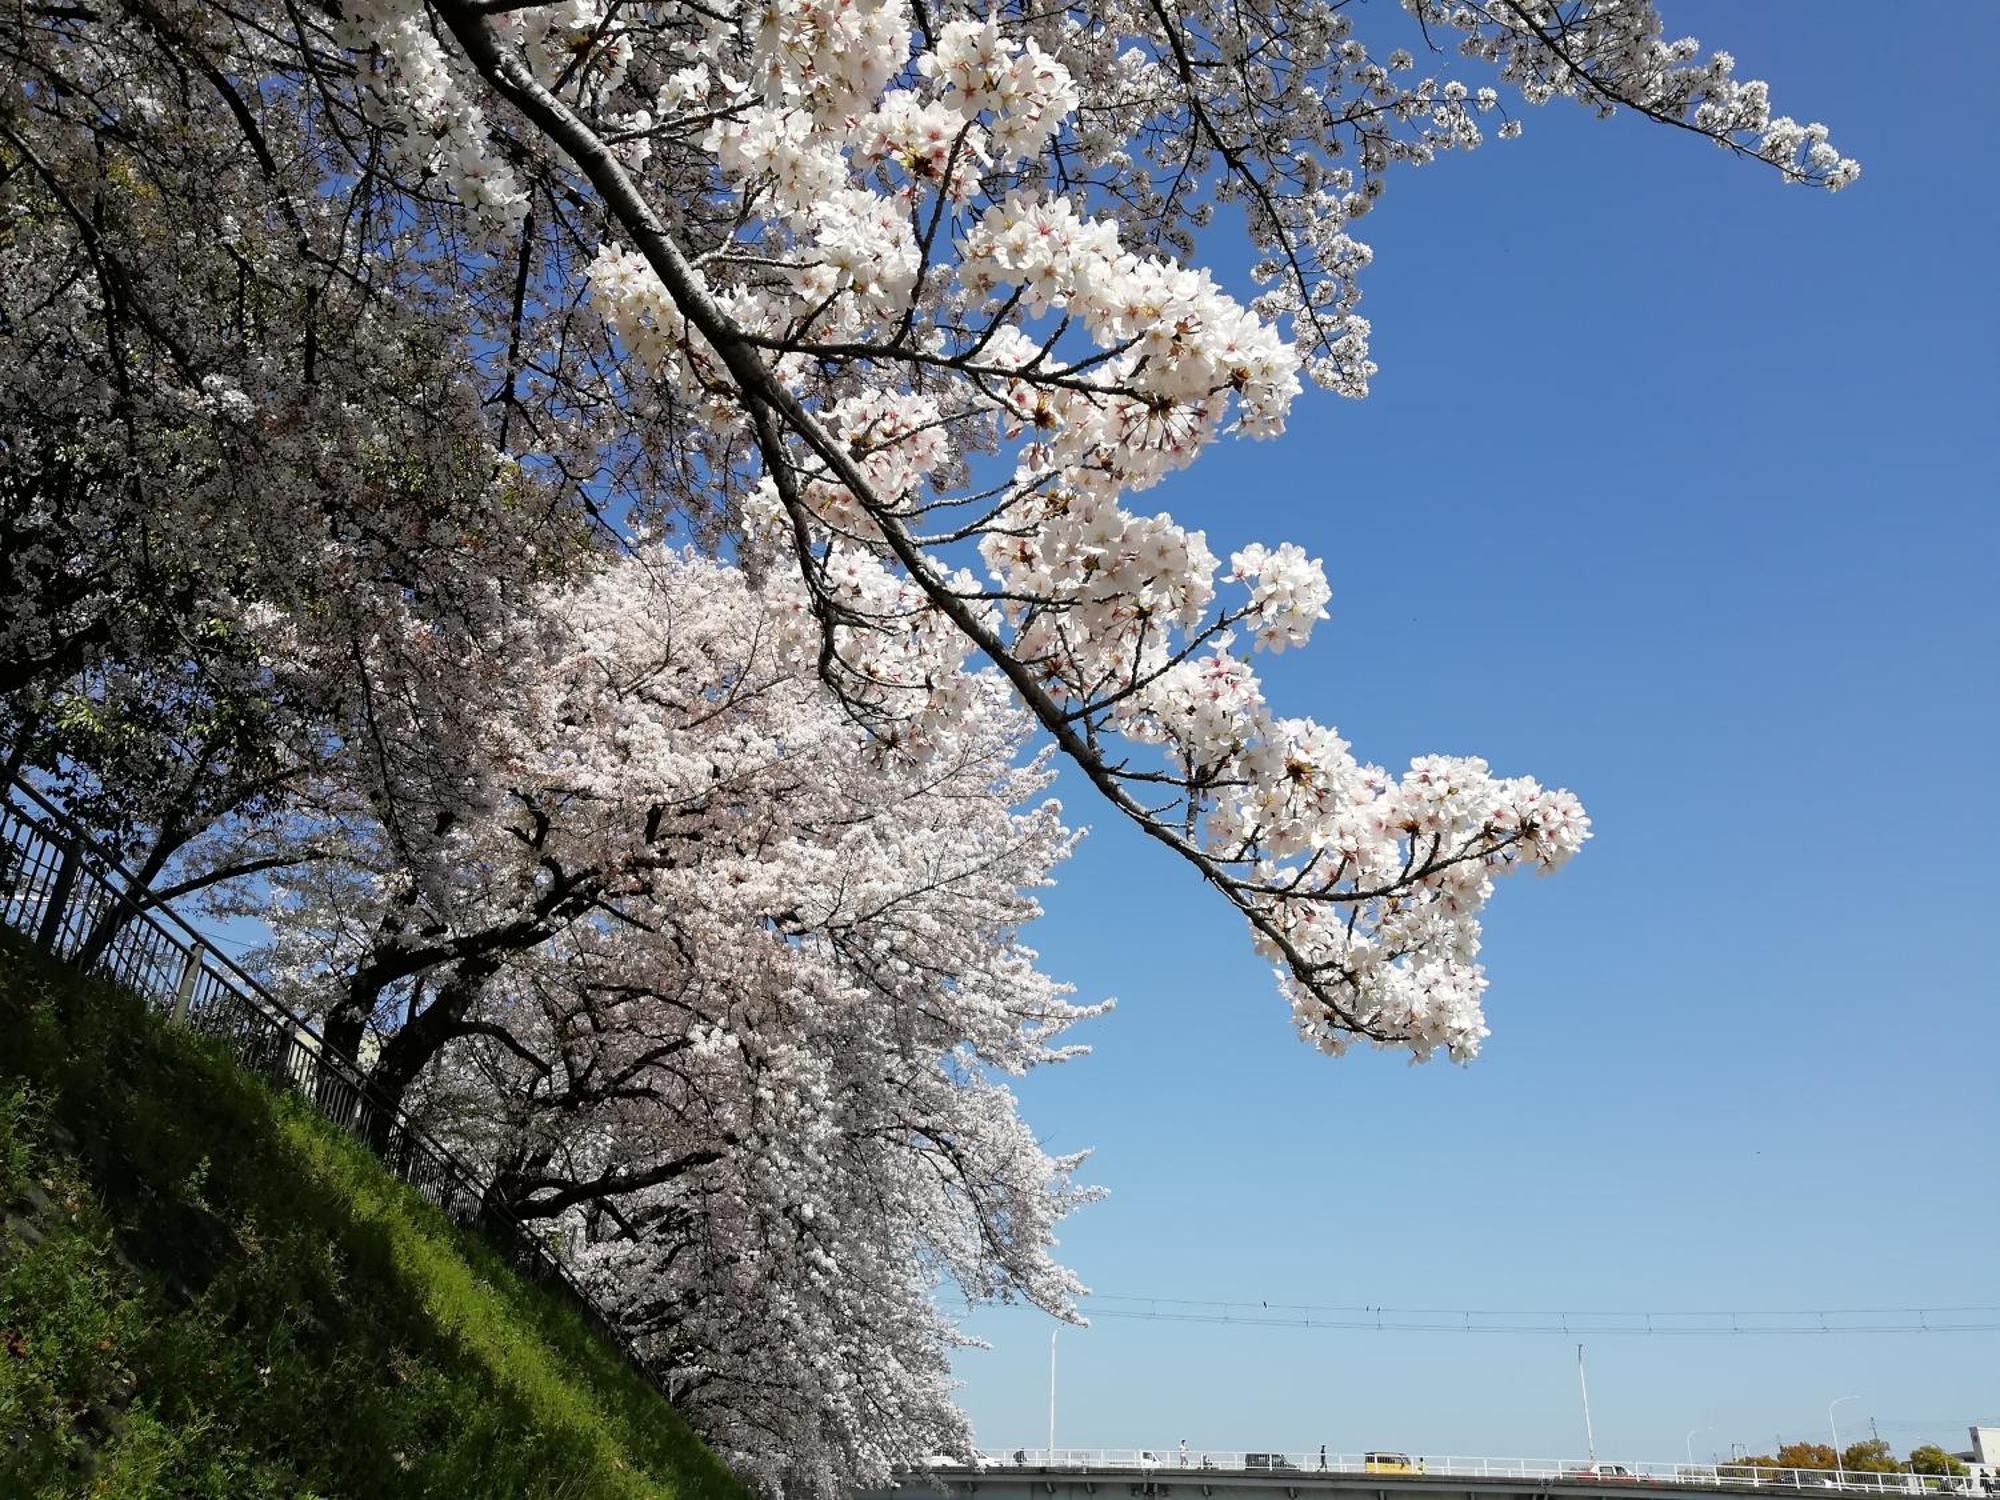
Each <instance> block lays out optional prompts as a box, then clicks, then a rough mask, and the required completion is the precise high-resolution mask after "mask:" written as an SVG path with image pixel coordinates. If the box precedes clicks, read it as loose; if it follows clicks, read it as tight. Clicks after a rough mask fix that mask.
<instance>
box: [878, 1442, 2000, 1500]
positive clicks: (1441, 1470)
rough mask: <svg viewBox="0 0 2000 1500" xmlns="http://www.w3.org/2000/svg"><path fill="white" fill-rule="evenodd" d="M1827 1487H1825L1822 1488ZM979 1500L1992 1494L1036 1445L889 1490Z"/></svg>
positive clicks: (1526, 1464) (1832, 1479) (1846, 1476)
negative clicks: (1047, 1448)
mask: <svg viewBox="0 0 2000 1500" xmlns="http://www.w3.org/2000/svg"><path fill="white" fill-rule="evenodd" d="M1829 1491H1833V1492H1835V1493H1834V1494H1829V1493H1828V1492H1829ZM924 1493H929V1494H945V1495H949V1496H953V1497H972V1496H977V1497H978V1500H1551V1497H1560V1500H1689V1497H1690V1496H1691V1495H1726V1496H1730V1497H1732V1500H1752V1497H1756V1496H1760V1495H1770V1496H1774V1497H1778V1500H1784V1497H1796V1496H1810V1497H1812V1500H1836V1496H1842V1497H1848V1496H1851V1497H1855V1500H1860V1497H1864V1496H1869V1495H1874V1496H1884V1497H1886V1496H1890V1495H1899V1496H1924V1495H1939V1496H1945V1495H1965V1496H1984V1495H1990V1494H1991V1493H1992V1490H1991V1489H1990V1488H1988V1487H1987V1486H1986V1485H1984V1484H1981V1483H1980V1482H1979V1481H1978V1480H1976V1479H1975V1480H1968V1479H1965V1478H1958V1479H1945V1478H1937V1477H1933V1476H1930V1475H1923V1474H1867V1473H1858V1472H1851V1471H1839V1472H1837V1471H1834V1470H1829V1469H1759V1468H1750V1467H1747V1466H1742V1465H1728V1464H1723V1465H1716V1464H1639V1463H1615V1462H1589V1461H1585V1460H1576V1461H1574V1462H1564V1461H1555V1460H1550V1461H1538V1460H1533V1459H1490V1458H1432V1457H1411V1456H1409V1455H1407V1454H1402V1453H1387V1452H1377V1453H1365V1454H1354V1453H1347V1454H1337V1453H1323V1452H1321V1451H1320V1450H1313V1451H1311V1452H1305V1453H1299V1452H1278V1451H1275V1450H1264V1451H1259V1450H1255V1449H1230V1450H1225V1451H1220V1452H1218V1451H1214V1450H1207V1451H1199V1452H1196V1451H1189V1452H1186V1453H1183V1452H1182V1451H1181V1450H1180V1449H1179V1448H1178V1447H1174V1448H1171V1449H1168V1448H1161V1449H1139V1448H1131V1449H1059V1450H1057V1451H1055V1452H1053V1453H1049V1452H1044V1451H1041V1450H1037V1449H1032V1448H1030V1449H1016V1450H1013V1451H1011V1452H989V1453H978V1454H974V1455H971V1456H969V1457H961V1458H944V1457H939V1458H937V1459H934V1460H932V1461H931V1462H930V1463H928V1464H926V1465H925V1466H924V1468H923V1470H922V1471H920V1472H913V1473H911V1474H909V1475H907V1476H905V1477H904V1478H903V1479H902V1480H901V1482H900V1483H899V1484H898V1485H896V1486H895V1487H893V1488H890V1489H887V1490H878V1491H872V1492H867V1491H864V1492H863V1493H862V1494H861V1495H860V1496H858V1497H857V1500H916V1497H917V1496H918V1495H921V1494H924Z"/></svg>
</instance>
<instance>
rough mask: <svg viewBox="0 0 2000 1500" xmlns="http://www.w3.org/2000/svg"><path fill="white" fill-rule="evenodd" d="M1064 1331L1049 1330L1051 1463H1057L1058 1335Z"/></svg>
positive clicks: (1057, 1329)
mask: <svg viewBox="0 0 2000 1500" xmlns="http://www.w3.org/2000/svg"><path fill="white" fill-rule="evenodd" d="M1061 1331H1062V1330H1061V1329H1059V1328H1051V1329H1050V1330H1049V1462H1050V1463H1051V1464H1053V1463H1054V1462H1055V1461H1056V1335H1057V1334H1058V1333H1060V1332H1061Z"/></svg>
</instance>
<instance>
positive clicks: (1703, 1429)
mask: <svg viewBox="0 0 2000 1500" xmlns="http://www.w3.org/2000/svg"><path fill="white" fill-rule="evenodd" d="M1713 1431H1715V1429H1714V1428H1713V1427H1690V1428H1689V1429H1688V1435H1687V1451H1688V1467H1689V1468H1690V1469H1692V1468H1693V1467H1694V1437H1695V1434H1696V1433H1698V1432H1713Z"/></svg>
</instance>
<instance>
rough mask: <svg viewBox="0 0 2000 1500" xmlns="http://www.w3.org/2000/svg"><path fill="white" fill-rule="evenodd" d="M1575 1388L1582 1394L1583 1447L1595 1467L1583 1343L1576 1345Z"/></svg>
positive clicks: (1595, 1435)
mask: <svg viewBox="0 0 2000 1500" xmlns="http://www.w3.org/2000/svg"><path fill="white" fill-rule="evenodd" d="M1576 1388H1577V1390H1578V1391H1580V1392H1582V1394H1583V1448H1584V1452H1585V1453H1586V1454H1588V1455H1589V1458H1590V1466H1591V1467H1592V1468H1593V1469H1594V1468H1596V1467H1597V1434H1596V1433H1594V1432H1593V1431H1591V1428H1590V1385H1589V1383H1588V1382H1587V1381H1585V1380H1584V1378H1583V1345H1581V1344H1578V1345H1577V1346H1576Z"/></svg>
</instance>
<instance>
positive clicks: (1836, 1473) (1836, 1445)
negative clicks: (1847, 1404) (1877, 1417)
mask: <svg viewBox="0 0 2000 1500" xmlns="http://www.w3.org/2000/svg"><path fill="white" fill-rule="evenodd" d="M1860 1399H1861V1398H1860V1397H1859V1396H1835V1397H1834V1398H1833V1399H1832V1400H1831V1401H1829V1402H1827V1403H1826V1425H1827V1428H1828V1430H1829V1431H1831V1432H1832V1433H1833V1482H1834V1483H1835V1484H1838V1485H1841V1486H1845V1485H1846V1483H1847V1471H1846V1469H1844V1468H1843V1467H1842V1466H1841V1462H1840V1429H1839V1428H1838V1427H1836V1426H1835V1425H1834V1421H1833V1409H1834V1408H1835V1407H1836V1406H1838V1405H1840V1403H1841V1402H1843V1401H1859V1400H1860Z"/></svg>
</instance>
